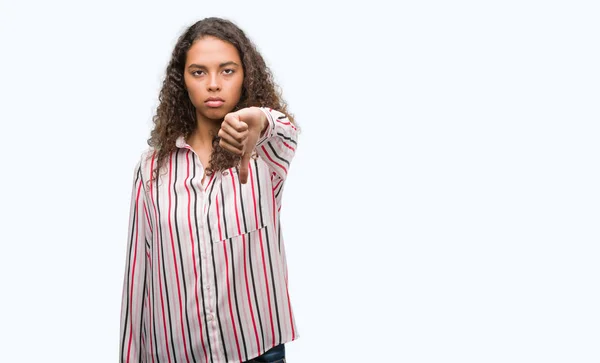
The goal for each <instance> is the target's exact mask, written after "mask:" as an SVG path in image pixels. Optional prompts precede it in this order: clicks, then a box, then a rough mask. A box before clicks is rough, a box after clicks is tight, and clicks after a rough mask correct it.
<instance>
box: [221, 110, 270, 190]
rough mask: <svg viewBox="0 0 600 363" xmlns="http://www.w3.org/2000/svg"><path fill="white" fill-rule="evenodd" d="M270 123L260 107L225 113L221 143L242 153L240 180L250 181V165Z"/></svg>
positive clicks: (239, 153)
mask: <svg viewBox="0 0 600 363" xmlns="http://www.w3.org/2000/svg"><path fill="white" fill-rule="evenodd" d="M267 125H268V121H267V116H266V115H265V114H264V113H263V112H262V111H261V110H260V109H259V108H258V107H248V108H243V109H241V110H238V111H236V112H231V113H228V114H227V115H225V117H224V118H223V122H222V123H221V129H220V130H219V133H218V136H219V137H220V138H221V140H220V141H219V145H220V146H221V147H222V148H223V149H225V150H227V151H229V152H231V153H233V154H236V155H240V156H241V157H242V160H241V162H240V181H241V182H242V184H246V182H247V181H248V165H249V163H250V156H251V155H252V151H254V148H255V147H256V142H257V141H258V139H259V138H260V135H261V133H262V132H263V131H264V130H265V128H266V127H267Z"/></svg>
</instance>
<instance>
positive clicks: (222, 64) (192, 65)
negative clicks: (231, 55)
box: [188, 61, 239, 69]
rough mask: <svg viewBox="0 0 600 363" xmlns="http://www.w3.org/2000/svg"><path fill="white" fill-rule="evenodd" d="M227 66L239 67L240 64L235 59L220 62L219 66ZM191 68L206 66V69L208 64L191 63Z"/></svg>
mask: <svg viewBox="0 0 600 363" xmlns="http://www.w3.org/2000/svg"><path fill="white" fill-rule="evenodd" d="M226 66H237V67H239V64H237V63H236V62H234V61H229V62H225V63H221V64H219V68H223V67H226ZM190 68H204V69H206V66H205V65H202V64H190V66H189V67H188V69H190Z"/></svg>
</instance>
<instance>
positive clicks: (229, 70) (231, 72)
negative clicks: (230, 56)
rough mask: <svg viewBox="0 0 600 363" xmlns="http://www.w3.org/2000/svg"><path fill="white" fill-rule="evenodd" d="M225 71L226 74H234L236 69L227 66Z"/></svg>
mask: <svg viewBox="0 0 600 363" xmlns="http://www.w3.org/2000/svg"><path fill="white" fill-rule="evenodd" d="M223 72H225V74H227V75H230V74H234V73H235V70H233V69H231V68H227V69H225V70H223ZM227 72H229V73H227Z"/></svg>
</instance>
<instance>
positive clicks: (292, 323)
mask: <svg viewBox="0 0 600 363" xmlns="http://www.w3.org/2000/svg"><path fill="white" fill-rule="evenodd" d="M285 292H286V294H287V301H288V310H289V312H290V326H291V327H292V340H294V339H295V337H296V333H295V331H294V321H293V320H292V305H291V304H290V292H289V290H288V285H287V277H286V281H285Z"/></svg>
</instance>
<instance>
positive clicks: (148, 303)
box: [146, 261, 154, 363]
mask: <svg viewBox="0 0 600 363" xmlns="http://www.w3.org/2000/svg"><path fill="white" fill-rule="evenodd" d="M150 270H152V261H150ZM146 291H147V292H148V295H147V296H148V298H147V299H146V303H147V306H148V314H150V316H149V319H150V320H148V322H152V309H150V288H148V290H146ZM148 325H150V324H148ZM147 331H150V326H148V330H147ZM149 335H150V339H148V340H149V341H150V355H151V356H152V362H153V363H154V354H152V332H150V333H149Z"/></svg>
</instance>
